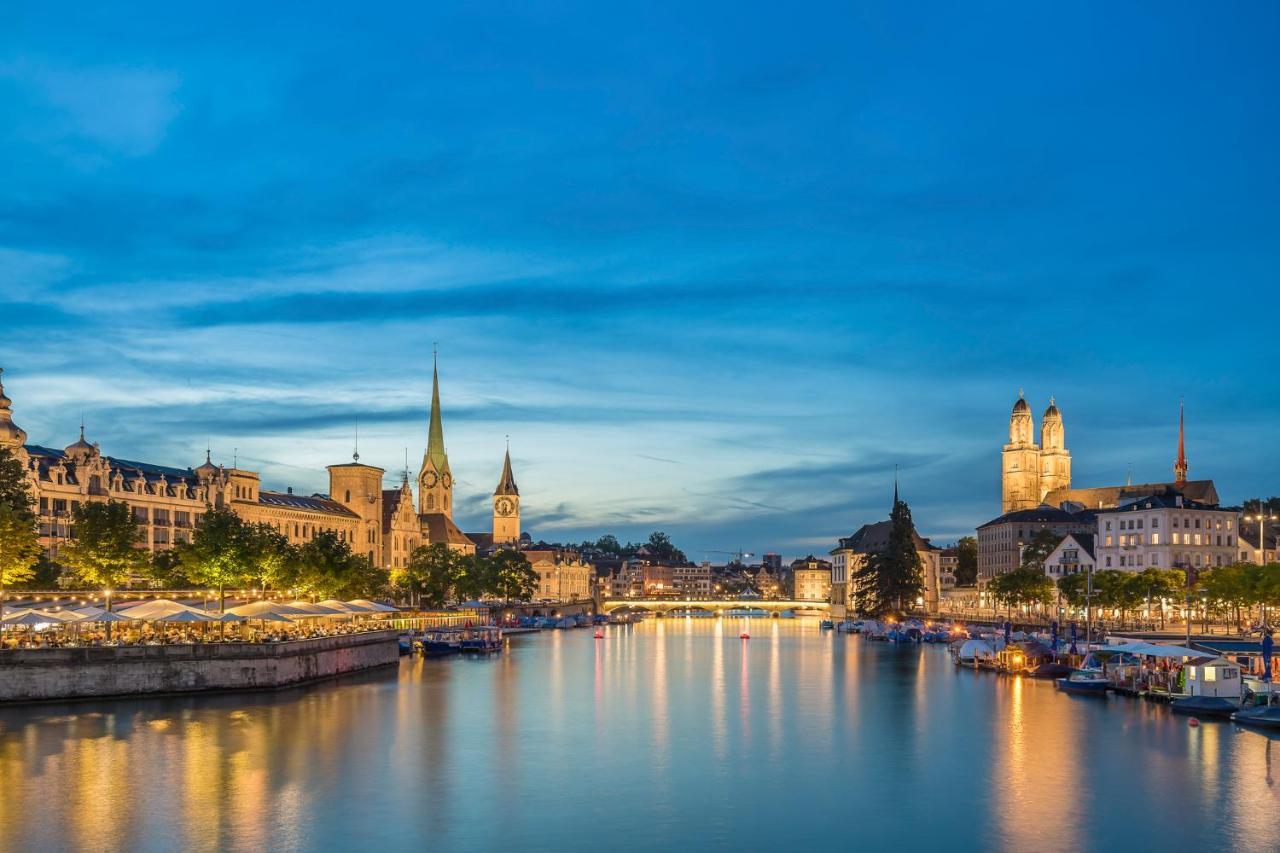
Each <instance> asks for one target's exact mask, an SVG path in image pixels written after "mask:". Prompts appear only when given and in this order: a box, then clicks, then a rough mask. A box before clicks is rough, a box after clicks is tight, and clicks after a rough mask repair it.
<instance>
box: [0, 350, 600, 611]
mask: <svg viewBox="0 0 1280 853" xmlns="http://www.w3.org/2000/svg"><path fill="white" fill-rule="evenodd" d="M0 447H5V448H7V449H9V450H10V451H12V452H13V453H14V455H15V456H16V458H17V459H18V461H19V463H20V464H21V465H22V466H23V468H24V469H25V470H26V472H27V477H28V483H29V486H30V490H31V493H32V496H33V499H34V502H35V509H36V512H37V515H38V519H39V526H40V538H41V542H42V544H43V545H44V546H45V548H46V550H47V551H48V552H49V553H50V554H51V555H54V556H56V554H57V552H58V549H59V548H60V547H61V546H62V545H63V544H65V543H66V542H67V541H68V540H69V539H70V538H71V536H72V530H71V518H72V513H73V512H74V511H75V510H76V509H77V508H78V507H79V506H80V505H81V504H82V503H86V502H91V501H107V500H118V501H123V502H124V503H125V504H127V505H128V506H129V507H130V510H131V512H132V513H133V517H134V520H135V521H136V522H137V524H138V528H139V542H138V545H139V547H141V548H145V549H147V550H149V551H163V550H166V549H169V548H172V547H173V546H174V545H176V544H178V543H180V542H188V541H190V540H191V537H192V535H193V532H194V531H195V529H196V528H197V527H198V526H199V525H200V523H201V520H202V519H203V517H204V514H205V513H206V512H207V511H208V510H209V509H210V508H219V509H220V508H227V509H230V510H232V511H234V512H235V513H236V514H237V515H239V516H241V517H242V518H243V519H244V520H245V521H246V522H249V523H252V524H267V525H270V526H271V527H273V528H275V529H276V530H278V531H279V532H280V533H282V534H284V535H285V536H286V537H287V538H288V539H289V541H290V542H291V543H293V544H295V545H298V544H303V543H305V542H308V541H310V540H312V539H314V538H315V537H316V536H317V535H319V534H320V533H321V532H324V531H329V532H332V533H333V534H335V535H336V536H337V537H338V538H339V539H340V540H342V541H343V542H346V543H348V544H349V545H350V546H351V549H352V551H354V552H355V553H357V554H361V555H364V556H366V557H368V559H369V560H370V561H371V562H372V563H373V564H374V565H377V566H381V567H383V568H386V569H392V568H400V567H403V566H405V565H407V563H408V561H409V556H410V555H411V554H412V553H413V551H414V549H415V548H417V547H418V546H419V545H424V544H431V543H436V542H444V543H446V544H448V545H449V546H450V547H451V548H454V549H456V550H458V551H461V552H463V553H475V550H476V542H475V541H473V540H472V539H471V538H469V537H468V536H467V535H466V534H464V533H462V531H461V530H459V528H458V526H457V525H456V524H454V522H453V485H454V481H453V472H452V470H451V469H450V467H449V457H448V454H447V453H446V452H445V447H444V428H443V423H442V418H441V411H440V383H439V371H438V369H434V368H433V371H432V393H431V413H430V420H429V428H428V436H427V448H426V451H425V452H424V454H423V460H422V467H421V469H420V471H419V473H418V502H417V503H418V506H417V508H416V510H415V506H414V494H413V489H412V486H411V485H410V482H409V478H408V475H407V472H406V475H405V477H404V479H403V481H402V482H401V484H400V486H399V487H398V488H394V489H384V488H383V487H382V485H383V477H384V475H385V471H384V470H383V469H382V468H378V467H376V466H373V465H367V464H363V463H361V462H360V456H359V453H354V454H353V455H352V461H351V462H347V463H343V464H338V465H330V466H329V467H328V469H327V471H328V474H329V492H328V494H313V495H301V494H295V493H294V492H293V490H292V489H288V490H286V491H284V492H278V491H271V490H267V489H263V488H262V487H261V483H260V478H259V475H258V474H257V473H256V472H254V471H249V470H246V469H243V468H239V467H230V468H228V467H225V466H222V465H215V464H214V463H213V461H212V458H211V454H210V453H209V452H208V451H206V453H205V460H204V462H203V463H202V464H200V465H198V466H196V467H194V468H177V467H172V466H165V465H156V464H153V463H149V462H135V461H132V460H126V459H121V458H118V457H114V456H109V455H105V454H103V453H102V451H101V449H100V448H99V446H98V445H97V444H96V443H91V442H89V440H88V439H87V438H86V437H85V431H84V427H83V426H82V427H81V430H80V437H79V439H78V440H77V441H75V442H74V443H72V444H70V445H68V446H67V447H65V448H62V449H58V448H52V447H45V446H42V445H36V444H28V443H27V434H26V432H25V431H24V430H22V429H21V428H20V427H19V426H18V425H17V424H16V423H15V422H14V420H13V410H12V401H11V400H10V399H9V397H8V396H6V395H5V393H4V386H3V383H2V382H0ZM476 535H477V537H483V538H484V540H485V544H486V545H490V546H492V545H494V544H495V543H496V544H513V545H514V544H516V543H517V542H518V541H519V540H520V503H519V490H518V489H517V487H516V483H515V477H514V476H513V474H512V470H511V456H510V452H509V451H508V453H507V456H506V457H505V459H504V460H503V466H502V474H501V477H500V480H499V483H498V488H497V490H496V491H495V493H494V516H493V534H492V535H490V534H476ZM566 577H567V578H568V580H567V581H566V582H565V584H564V588H565V589H566V590H572V591H573V593H574V594H577V593H578V592H579V591H580V588H581V587H582V584H581V583H580V582H579V581H578V580H577V578H576V575H573V574H572V572H569V573H568V574H567V575H566Z"/></svg>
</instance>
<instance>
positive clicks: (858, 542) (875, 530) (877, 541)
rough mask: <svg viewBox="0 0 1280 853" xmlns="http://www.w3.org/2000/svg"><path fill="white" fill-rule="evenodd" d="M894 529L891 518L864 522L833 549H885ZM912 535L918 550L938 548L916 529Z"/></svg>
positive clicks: (868, 550) (857, 550) (859, 551)
mask: <svg viewBox="0 0 1280 853" xmlns="http://www.w3.org/2000/svg"><path fill="white" fill-rule="evenodd" d="M892 530H893V522H892V521H889V520H885V521H877V522H875V523H874V524H864V525H862V526H861V527H859V528H858V529H857V530H856V531H855V532H854V534H853V535H852V536H846V537H845V538H843V539H841V540H840V542H839V544H838V545H837V546H836V547H835V548H834V549H833V550H832V553H835V552H836V551H844V550H851V551H855V552H857V553H859V554H870V553H872V552H873V551H883V550H884V548H885V546H886V545H888V544H889V533H890V532H892ZM911 535H912V538H913V539H914V540H915V543H916V550H917V551H932V550H936V549H935V548H934V546H933V545H931V544H929V540H928V539H925V538H924V537H923V536H921V535H920V534H919V533H917V532H916V531H915V530H912V531H911Z"/></svg>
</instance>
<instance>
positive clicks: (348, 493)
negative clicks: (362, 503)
mask: <svg viewBox="0 0 1280 853" xmlns="http://www.w3.org/2000/svg"><path fill="white" fill-rule="evenodd" d="M344 503H351V490H350V489H347V499H346V500H345V501H344Z"/></svg>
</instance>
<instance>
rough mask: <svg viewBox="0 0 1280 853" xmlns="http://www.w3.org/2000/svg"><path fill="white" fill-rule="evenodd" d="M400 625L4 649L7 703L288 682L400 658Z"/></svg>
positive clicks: (0, 698)
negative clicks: (305, 634) (234, 638)
mask: <svg viewBox="0 0 1280 853" xmlns="http://www.w3.org/2000/svg"><path fill="white" fill-rule="evenodd" d="M397 638H398V633H397V632H396V631H368V632H365V633H362V634H343V635H340V636H335V637H319V638H316V639H312V640H291V641H288V642H283V643H211V644H209V645H173V646H122V647H114V646H102V647H85V648H73V649H5V650H2V651H0V702H38V701H45V700H51V699H83V698H91V697H99V696H139V695H147V694H157V693H193V692H198V691H202V690H261V689H273V688H279V687H288V686H290V685H295V684H303V683H305V682H308V681H317V680H320V679H323V678H331V677H333V676H336V675H343V674H345V673H350V672H359V671H360V670H365V669H372V668H374V667H379V666H386V665H389V664H393V663H396V662H397V661H398V660H399V659H400V649H399V643H398V639H397Z"/></svg>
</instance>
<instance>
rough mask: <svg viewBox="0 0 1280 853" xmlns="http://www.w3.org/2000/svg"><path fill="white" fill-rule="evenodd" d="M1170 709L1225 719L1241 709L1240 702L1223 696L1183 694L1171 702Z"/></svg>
mask: <svg viewBox="0 0 1280 853" xmlns="http://www.w3.org/2000/svg"><path fill="white" fill-rule="evenodd" d="M1169 710H1171V711H1173V713H1175V714H1195V715H1196V716H1197V717H1219V718H1221V719H1224V720H1225V719H1228V718H1230V717H1231V716H1232V715H1233V714H1235V713H1236V712H1237V711H1239V710H1240V703H1239V702H1232V701H1231V700H1230V699H1225V698H1223V697H1221V696H1183V697H1182V698H1181V699H1174V700H1173V701H1172V702H1170V703H1169Z"/></svg>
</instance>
